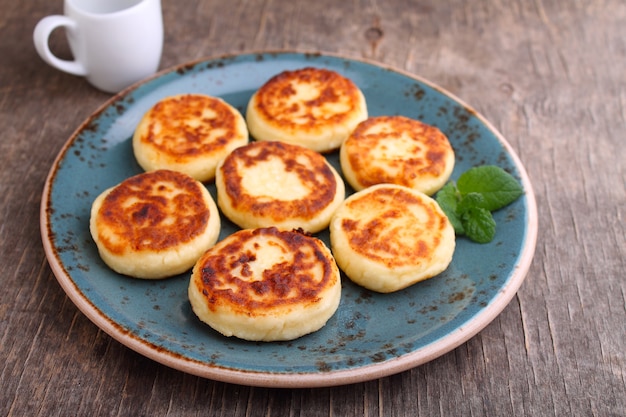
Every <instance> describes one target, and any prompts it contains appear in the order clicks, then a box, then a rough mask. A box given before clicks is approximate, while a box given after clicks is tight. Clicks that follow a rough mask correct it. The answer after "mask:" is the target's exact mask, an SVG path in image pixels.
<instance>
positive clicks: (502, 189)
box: [435, 165, 524, 243]
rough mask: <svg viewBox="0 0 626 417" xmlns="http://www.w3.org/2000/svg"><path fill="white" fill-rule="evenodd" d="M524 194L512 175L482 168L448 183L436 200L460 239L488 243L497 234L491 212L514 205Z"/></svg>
mask: <svg viewBox="0 0 626 417" xmlns="http://www.w3.org/2000/svg"><path fill="white" fill-rule="evenodd" d="M522 194H524V190H523V188H522V186H521V185H520V184H519V183H518V182H517V180H516V179H515V178H513V176H512V175H511V174H509V173H507V172H506V171H505V170H503V169H502V168H500V167H497V166H495V165H483V166H478V167H474V168H470V169H469V170H467V171H466V172H464V173H463V174H461V176H460V177H459V179H458V180H457V182H456V183H454V182H453V181H450V182H448V183H447V184H446V185H444V186H443V188H442V189H441V190H439V192H438V193H437V195H436V197H435V199H436V200H437V203H439V206H440V207H441V209H442V210H443V211H444V213H445V214H446V216H448V219H449V220H450V223H451V224H452V226H453V227H454V231H455V233H456V234H457V235H459V236H463V235H465V236H467V237H468V238H469V239H471V240H473V241H474V242H478V243H488V242H491V241H492V240H493V238H494V236H495V234H496V222H495V220H494V219H493V216H492V214H491V212H493V211H496V210H499V209H501V208H502V207H505V206H507V205H509V204H511V203H512V202H514V201H515V200H517V199H518V198H519V197H520V196H521V195H522Z"/></svg>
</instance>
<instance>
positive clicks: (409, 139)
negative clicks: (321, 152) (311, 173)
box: [340, 116, 454, 195]
mask: <svg viewBox="0 0 626 417" xmlns="http://www.w3.org/2000/svg"><path fill="white" fill-rule="evenodd" d="M340 161H341V169H342V171H343V174H344V177H345V178H346V181H348V183H349V184H350V185H352V187H353V188H354V189H355V190H357V191H358V190H362V189H364V188H367V187H369V186H371V185H375V184H385V183H387V184H398V185H404V186H406V187H410V188H414V189H416V190H418V191H422V192H423V193H426V194H428V195H432V194H434V193H435V192H437V191H438V190H439V189H440V188H441V187H443V186H444V185H445V183H446V181H448V179H449V178H450V174H452V169H453V168H454V151H453V149H452V146H451V145H450V142H449V141H448V138H447V137H446V136H445V135H444V134H443V133H442V132H441V131H440V130H439V129H437V128H436V127H434V126H430V125H427V124H425V123H422V122H420V121H418V120H414V119H410V118H408V117H404V116H379V117H372V118H369V119H367V120H366V121H364V122H362V123H360V124H359V125H358V126H357V127H356V129H355V130H354V132H352V134H351V135H350V136H349V137H348V139H346V141H345V142H344V143H343V145H342V146H341V151H340Z"/></svg>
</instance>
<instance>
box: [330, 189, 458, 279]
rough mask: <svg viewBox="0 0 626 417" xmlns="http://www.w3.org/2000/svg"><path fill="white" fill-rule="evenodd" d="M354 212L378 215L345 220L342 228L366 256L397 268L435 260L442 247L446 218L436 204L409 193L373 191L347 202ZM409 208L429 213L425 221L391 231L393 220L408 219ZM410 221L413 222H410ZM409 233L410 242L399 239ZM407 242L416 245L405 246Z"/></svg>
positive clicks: (397, 227) (357, 248)
mask: <svg viewBox="0 0 626 417" xmlns="http://www.w3.org/2000/svg"><path fill="white" fill-rule="evenodd" d="M347 205H348V207H349V208H350V209H351V210H355V211H357V212H376V213H379V214H378V215H377V216H376V217H375V218H373V219H371V220H369V221H367V222H364V221H360V220H358V219H350V218H344V219H342V221H341V229H342V231H343V233H345V235H346V236H347V238H348V241H349V244H350V247H351V248H352V250H354V251H355V252H357V253H358V254H360V255H362V256H363V257H365V258H367V259H370V260H372V261H375V262H377V263H380V264H383V265H385V266H386V267H387V268H394V267H400V266H404V265H406V263H407V261H408V260H410V263H411V264H420V263H422V262H425V261H426V262H427V261H428V260H429V259H431V258H432V256H433V253H434V250H435V248H436V247H438V246H439V244H440V242H441V238H442V236H443V233H444V229H445V228H446V227H447V224H448V223H447V221H448V220H447V218H446V217H445V216H443V215H441V214H439V213H438V212H437V210H436V207H435V206H434V205H433V204H430V203H427V202H426V201H425V200H424V199H422V198H420V197H418V196H416V195H414V194H413V193H412V192H410V191H408V190H402V189H398V188H396V187H389V188H386V187H383V188H379V189H377V190H374V191H372V192H371V193H368V194H366V195H364V196H362V197H360V198H358V199H355V200H351V201H349V202H347ZM410 206H416V207H417V208H419V209H420V210H424V211H425V212H426V213H427V220H426V222H418V221H417V220H416V219H415V221H413V222H411V224H400V225H397V226H396V227H394V228H390V227H389V224H390V223H391V221H393V219H397V218H399V217H402V216H408V219H410V215H409V214H408V213H410ZM408 221H410V220H408ZM406 233H410V234H411V238H410V239H398V237H399V236H401V235H403V234H406ZM407 241H411V242H414V244H413V245H406V244H403V243H405V242H407Z"/></svg>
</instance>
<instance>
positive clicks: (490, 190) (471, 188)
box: [456, 165, 524, 211]
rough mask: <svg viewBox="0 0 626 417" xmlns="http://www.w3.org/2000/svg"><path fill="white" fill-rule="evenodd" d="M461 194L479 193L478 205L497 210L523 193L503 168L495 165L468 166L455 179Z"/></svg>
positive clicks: (517, 183)
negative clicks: (480, 198) (482, 199)
mask: <svg viewBox="0 0 626 417" xmlns="http://www.w3.org/2000/svg"><path fill="white" fill-rule="evenodd" d="M456 186H457V189H458V190H459V192H460V193H461V195H462V196H466V195H467V194H470V193H479V194H481V195H482V196H483V197H484V201H483V203H481V205H480V207H482V208H484V209H487V210H489V211H494V210H498V209H500V208H502V207H504V206H507V205H509V204H511V203H512V202H513V201H515V200H517V199H518V198H519V197H520V196H521V195H522V194H523V193H524V190H523V189H522V186H521V185H520V184H519V182H517V180H516V179H515V178H514V177H513V176H512V175H511V174H509V173H507V172H506V171H505V170H503V169H502V168H500V167H497V166H495V165H484V166H479V167H474V168H470V169H469V170H467V171H466V172H464V173H463V174H461V176H460V177H459V180H458V181H457V185H456Z"/></svg>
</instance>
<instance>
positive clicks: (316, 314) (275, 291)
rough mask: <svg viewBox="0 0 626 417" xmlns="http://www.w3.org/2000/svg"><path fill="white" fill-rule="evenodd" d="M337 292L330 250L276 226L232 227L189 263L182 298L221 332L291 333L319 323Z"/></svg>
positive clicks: (259, 337)
mask: <svg viewBox="0 0 626 417" xmlns="http://www.w3.org/2000/svg"><path fill="white" fill-rule="evenodd" d="M340 298H341V282H340V276H339V270H338V269H337V265H336V264H335V260H334V259H333V257H332V255H331V253H330V250H329V249H328V248H327V247H326V246H325V245H324V243H323V242H322V241H321V240H319V239H316V238H314V237H311V236H307V235H304V234H302V233H298V232H294V231H280V230H278V229H276V228H273V227H272V228H261V229H246V230H240V231H238V232H236V233H234V234H232V235H230V236H228V237H226V238H225V239H224V240H222V241H220V242H218V243H217V244H216V245H215V246H214V247H213V248H211V249H209V250H208V251H207V252H206V253H205V254H204V255H203V256H202V257H201V258H200V259H199V260H198V262H197V263H196V265H195V267H194V269H193V273H192V276H191V280H190V283H189V300H190V302H191V306H192V308H193V311H194V313H195V314H196V315H197V316H198V318H199V319H200V320H201V321H203V322H205V323H207V324H208V325H209V326H211V327H212V328H213V329H215V330H217V331H218V332H220V333H222V334H224V335H226V336H236V337H238V338H241V339H246V340H256V341H275V340H292V339H295V338H298V337H300V336H302V335H305V334H307V333H311V332H314V331H317V330H319V329H320V328H321V327H323V326H324V325H325V324H326V322H327V320H328V319H329V318H330V317H331V316H332V315H333V314H334V313H335V311H336V310H337V307H338V306H339V301H340Z"/></svg>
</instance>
